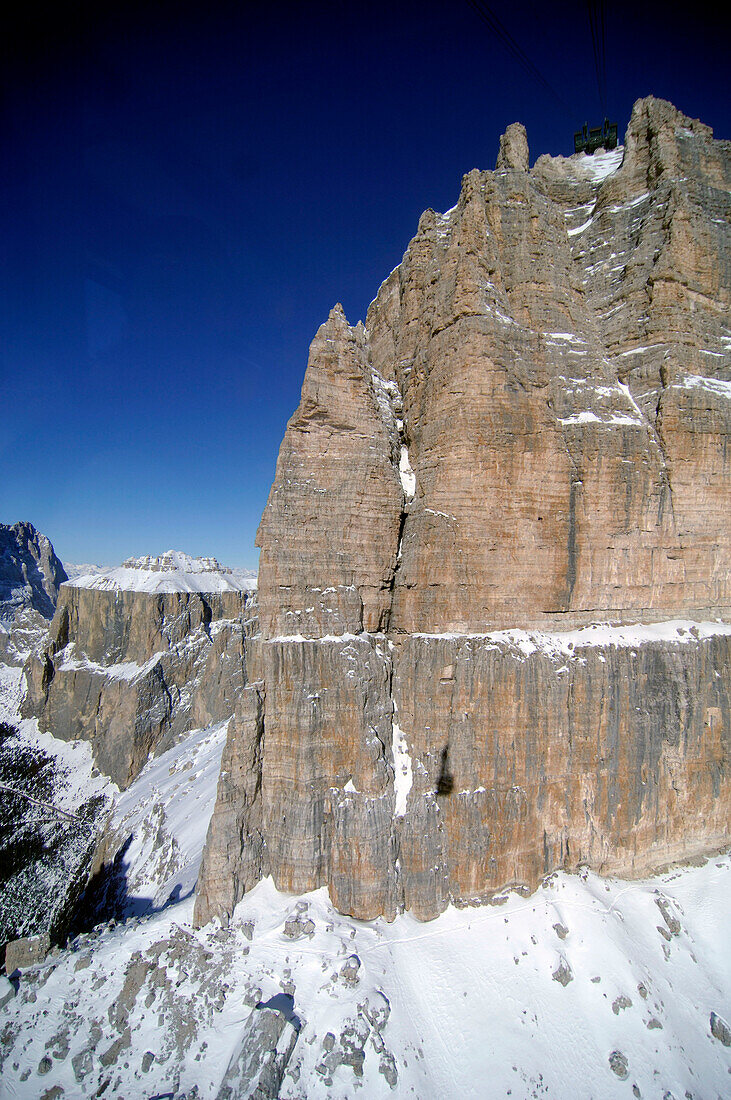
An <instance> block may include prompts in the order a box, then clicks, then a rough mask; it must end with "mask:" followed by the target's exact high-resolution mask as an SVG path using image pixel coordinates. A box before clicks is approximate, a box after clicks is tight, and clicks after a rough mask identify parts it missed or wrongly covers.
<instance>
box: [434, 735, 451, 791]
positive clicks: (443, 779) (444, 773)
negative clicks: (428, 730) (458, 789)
mask: <svg viewBox="0 0 731 1100" xmlns="http://www.w3.org/2000/svg"><path fill="white" fill-rule="evenodd" d="M453 790H454V776H453V775H452V773H451V771H450V770H449V745H445V746H444V748H443V749H442V759H441V764H440V767H439V779H438V780H437V796H438V797H444V796H445V795H448V794H451V793H452V791H453Z"/></svg>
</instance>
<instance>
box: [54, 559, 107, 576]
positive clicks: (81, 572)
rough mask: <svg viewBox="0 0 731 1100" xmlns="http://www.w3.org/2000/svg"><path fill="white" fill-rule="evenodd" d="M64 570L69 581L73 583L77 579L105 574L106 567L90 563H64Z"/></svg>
mask: <svg viewBox="0 0 731 1100" xmlns="http://www.w3.org/2000/svg"><path fill="white" fill-rule="evenodd" d="M64 568H65V570H66V574H67V576H68V579H69V580H70V581H75V580H76V578H77V577H92V576H95V575H97V574H99V573H106V572H107V569H108V567H107V566H106V565H93V564H92V563H91V562H74V561H67V562H65V563H64Z"/></svg>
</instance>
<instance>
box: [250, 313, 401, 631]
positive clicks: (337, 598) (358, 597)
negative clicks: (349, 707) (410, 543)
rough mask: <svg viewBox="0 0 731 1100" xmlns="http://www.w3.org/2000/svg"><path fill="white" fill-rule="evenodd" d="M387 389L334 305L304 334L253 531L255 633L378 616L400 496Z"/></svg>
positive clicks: (387, 592)
mask: <svg viewBox="0 0 731 1100" xmlns="http://www.w3.org/2000/svg"><path fill="white" fill-rule="evenodd" d="M396 392H397V391H396V388H395V386H393V385H391V386H390V387H389V384H388V382H387V381H386V380H384V379H383V378H382V377H380V376H378V375H377V374H375V373H374V371H373V369H372V367H371V365H370V356H369V348H368V343H367V339H366V336H365V333H364V330H363V326H362V325H361V326H358V327H357V328H355V329H353V328H351V327H350V326H349V325H348V323H347V321H346V320H345V317H344V315H343V312H342V309H341V307H340V306H336V307H335V309H333V310H332V312H331V313H330V316H329V318H328V320H327V322H326V323H325V324H324V325H323V326H322V327H321V328H320V330H319V332H318V333H317V336H316V337H315V339H314V340H313V342H312V347H311V349H310V358H309V363H308V366H307V371H306V374H305V380H304V384H303V386H302V398H301V401H300V404H299V408H298V409H297V411H296V412H295V414H294V415H293V416H292V418H291V420H290V422H289V424H288V425H287V431H286V434H285V437H284V442H283V443H282V447H281V450H280V452H279V459H278V461H277V470H276V474H275V479H274V485H273V486H272V490H271V493H270V495H269V501H268V503H267V506H266V509H265V511H264V515H263V517H262V521H261V525H260V527H259V532H258V535H257V544H258V545H259V546H260V547H261V557H260V560H259V613H260V616H261V627H262V631H263V633H264V635H265V637H275V636H280V635H286V636H291V635H303V636H305V637H319V636H320V635H326V634H335V635H337V634H345V633H348V632H356V631H360V630H375V631H377V630H383V629H385V627H386V626H387V619H388V614H389V611H390V602H391V585H392V582H393V575H394V570H395V567H396V553H397V548H398V539H399V531H400V521H401V512H402V507H403V493H402V488H401V484H400V481H399V477H398V472H397V469H396V466H395V456H396V454H397V450H398V433H397V429H396V422H395V414H394V410H393V407H392V400H393V396H394V394H396Z"/></svg>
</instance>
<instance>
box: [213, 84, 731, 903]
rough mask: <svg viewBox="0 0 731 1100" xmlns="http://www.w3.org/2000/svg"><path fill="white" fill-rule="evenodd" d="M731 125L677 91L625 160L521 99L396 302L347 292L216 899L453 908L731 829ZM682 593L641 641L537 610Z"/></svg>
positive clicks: (291, 472) (289, 486)
mask: <svg viewBox="0 0 731 1100" xmlns="http://www.w3.org/2000/svg"><path fill="white" fill-rule="evenodd" d="M730 153H731V146H730V145H729V143H727V142H718V141H714V140H713V137H712V132H711V131H710V129H709V128H708V127H706V126H704V125H703V124H701V123H699V122H697V121H695V120H692V119H689V118H687V117H685V116H684V115H682V114H681V113H680V112H679V111H677V110H676V109H675V108H674V107H672V106H671V105H670V104H668V103H665V102H663V101H661V100H656V99H653V98H648V99H645V100H640V101H639V102H638V103H637V104H636V105H635V108H634V110H633V113H632V118H631V120H630V124H629V127H628V131H627V136H626V140H625V145H624V148H623V149H619V150H617V151H614V152H612V153H605V154H602V155H598V156H596V157H593V158H592V157H586V156H579V157H571V158H568V159H563V158H550V157H541V158H539V160H538V161H537V162H536V164H535V165H534V167H533V169H532V170H528V150H527V140H526V139H525V133H524V131H523V130H522V128H520V127H511V129H510V130H509V131H508V133H507V134H506V135H505V137H504V138H503V140H502V141H501V147H500V154H499V157H498V163H497V167H496V169H495V171H494V172H479V171H474V172H471V173H469V174H468V175H467V176H466V177H465V178H464V180H463V185H462V190H461V193H460V197H459V201H458V202H457V205H456V206H455V207H454V208H453V209H452V210H451V211H449V212H448V213H447V214H444V215H441V214H436V213H434V212H433V211H427V212H426V213H425V214H424V215H423V216H422V218H421V220H420V222H419V228H418V232H417V235H416V237H415V238H414V240H413V241H412V242H411V244H410V245H409V247H408V249H407V251H406V253H405V255H404V258H403V261H402V263H401V264H400V265H399V266H398V267H397V268H396V270H395V271H394V272H392V274H391V275H390V276H389V278H388V279H387V280H386V282H385V283H384V284H383V285H382V287H381V288H380V290H379V292H378V295H377V296H376V299H375V301H374V302H373V303H372V305H371V307H370V309H369V311H368V316H367V318H366V323H365V325H364V326H363V325H361V324H359V325H358V326H356V327H355V328H352V327H351V326H349V325H348V323H347V321H346V319H345V317H344V315H343V313H342V310H341V309H340V308H339V307H336V308H335V309H334V310H333V311H332V312H331V314H330V317H329V318H328V321H327V322H326V323H325V325H323V326H322V328H321V329H320V331H319V332H318V334H317V336H316V338H315V340H314V342H313V344H312V348H311V351H310V358H309V362H308V367H307V371H306V374H305V380H304V384H303V391H302V400H301V403H300V406H299V408H298V410H297V412H296V413H295V414H294V416H293V417H292V419H291V420H290V423H289V425H288V427H287V432H286V434H285V438H284V441H283V444H282V448H281V451H280V456H279V461H278V463H277V471H276V475H275V481H274V485H273V487H272V491H271V494H270V497H269V501H268V504H267V507H266V510H265V513H264V516H263V518H262V523H261V527H260V531H259V536H258V541H259V544H260V546H261V559H260V571H259V615H260V624H261V636H260V638H259V639H257V640H256V641H254V642H253V643H252V644H251V645H250V646H249V654H248V671H249V683H250V686H249V688H248V689H247V692H246V693H244V696H243V697H242V700H241V702H240V705H239V715H238V720H237V722H235V723H233V724H232V726H231V728H230V741H229V746H228V748H227V750H226V755H225V759H228V761H229V762H230V763H231V765H232V766H231V767H230V768H229V767H226V768H225V776H224V777H222V780H221V786H220V789H219V805H218V807H217V810H216V812H215V813H214V818H213V821H212V824H211V831H210V834H209V844H208V850H207V853H206V857H205V860H204V870H203V873H202V877H201V883H200V893H199V904H198V919H200V920H205V919H207V918H208V917H209V916H210V915H212V914H213V913H215V912H222V911H230V908H231V906H232V904H233V903H234V902H235V901H236V900H237V898H238V897H240V896H241V893H242V891H244V890H245V889H248V888H249V887H250V886H251V885H253V884H254V882H256V881H257V879H258V877H259V876H260V875H262V874H265V873H267V872H271V873H272V874H273V875H274V877H275V880H276V881H277V883H278V884H280V885H281V886H282V887H283V888H285V889H287V890H292V891H295V892H298V891H301V890H306V889H310V888H312V887H315V886H319V885H321V884H323V883H326V884H327V885H328V886H329V888H330V890H331V894H332V896H333V899H334V901H335V903H336V904H337V905H338V906H339V907H340V908H342V909H343V910H344V911H347V912H349V913H353V914H355V915H357V916H362V917H369V916H374V915H376V914H377V913H385V914H388V915H392V914H393V913H394V912H395V911H396V910H397V909H398V908H400V907H402V906H404V907H406V908H411V909H413V910H414V911H415V912H416V913H418V914H419V915H420V916H424V917H428V916H433V915H435V914H436V913H438V912H439V911H440V910H441V909H442V908H443V907H444V905H445V904H446V903H447V901H448V900H449V899H450V898H451V899H453V900H456V901H458V902H465V901H471V900H482V899H484V898H485V897H486V896H488V895H489V893H490V891H492V890H494V889H495V888H496V887H498V886H500V885H502V884H503V883H504V882H506V881H519V882H526V883H529V884H533V883H535V882H536V881H537V879H538V877H539V876H540V875H541V874H542V873H545V872H546V871H549V870H551V869H553V868H554V867H556V866H575V865H576V864H577V863H578V862H579V861H582V860H585V861H588V862H589V863H591V865H592V866H594V867H597V868H599V869H606V868H611V869H612V870H615V871H622V872H624V873H633V872H635V873H636V872H637V871H638V870H644V869H646V868H647V867H648V866H650V865H652V864H657V863H660V862H662V861H664V860H667V859H670V858H678V857H679V856H681V855H683V854H689V853H691V852H694V851H698V850H703V849H704V848H708V847H709V846H713V845H714V844H718V843H721V842H722V838H723V837H724V836H725V835H726V830H727V826H728V820H729V791H728V782H727V778H726V776H727V761H728V751H729V697H728V676H727V670H728V646H729V642H728V631H727V630H726V629H725V628H724V627H723V626H722V625H716V626H705V627H702V628H695V627H693V625H692V622H693V621H694V620H697V621H699V622H702V621H703V620H704V619H714V620H715V619H716V618H717V617H718V616H719V615H722V614H724V613H726V612H727V611H728V609H729V603H730V602H731V601H730V599H729V595H730V591H729V586H730V580H729V568H728V562H729V546H730V543H731V523H730V520H729V516H730V515H731V510H730V509H729V507H728V505H729V493H728V485H729V469H728V462H729V451H728V438H729V426H730V420H729V410H730V408H731V406H730V405H729V397H730V396H731V381H729V377H730V370H729V367H730V365H731V356H730V354H729V353H730V351H731V331H729V327H728V315H729V314H728V309H729V289H730V283H731V277H730V275H729V272H730V270H731V265H730V264H729V244H728V226H729V223H730V222H731V196H730V194H729V185H730V184H731V156H730V155H729V154H730ZM678 617H680V618H682V619H683V620H689V621H687V622H685V623H684V624H683V623H680V624H676V625H675V626H672V627H669V628H667V630H666V633H665V634H661V636H660V637H657V636H655V635H653V634H652V632H650V633H649V634H648V633H647V631H645V632H644V633H643V632H640V634H639V635H638V636H637V638H636V639H635V642H636V644H634V643H633V644H632V645H630V646H627V645H624V644H619V642H620V639H619V637H618V636H614V635H611V632H610V635H608V636H607V637H600V638H599V639H597V638H594V637H590V636H587V635H582V636H581V637H580V638H578V639H576V641H575V642H573V643H572V646H573V647H574V648H572V649H566V646H565V645H564V641H562V640H561V637H562V636H561V635H558V636H556V635H555V634H554V635H550V636H548V641H546V637H547V636H546V635H545V634H543V635H540V636H538V635H534V634H531V633H528V634H526V633H525V631H535V629H536V628H540V629H542V630H543V631H546V630H548V631H553V632H555V631H566V630H570V629H573V628H576V627H578V626H580V625H581V624H583V623H588V622H592V621H596V620H610V621H611V622H614V623H622V622H637V621H640V622H645V623H650V622H659V621H662V620H670V619H674V618H678ZM515 628H520V629H521V630H522V631H523V633H520V632H518V633H517V634H516V633H515ZM506 631H507V633H506ZM691 631H694V633H691ZM501 632H502V633H501ZM475 635H479V637H474V636H475ZM552 637H553V641H552V640H551V638H552ZM556 637H558V640H556ZM536 639H537V640H536ZM541 639H542V640H541ZM564 640H565V636H564ZM234 826H235V831H232V829H233V827H234ZM238 836H241V837H242V838H243V842H242V843H239V842H238V841H237V840H236V839H235V838H236V837H238Z"/></svg>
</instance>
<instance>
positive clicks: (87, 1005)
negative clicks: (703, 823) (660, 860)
mask: <svg viewBox="0 0 731 1100" xmlns="http://www.w3.org/2000/svg"><path fill="white" fill-rule="evenodd" d="M8 686H9V688H12V685H8ZM11 695H12V690H11ZM8 703H9V704H12V698H10V697H9V698H8ZM30 725H31V724H30V723H27V724H25V727H24V728H26V735H27V736H31V734H32V731H31V730H30V728H29V727H30ZM225 733H226V723H220V724H218V725H215V726H212V727H209V728H208V729H206V730H196V731H193V732H191V733H190V734H188V735H187V736H186V738H185V739H184V741H182V742H181V743H179V744H177V745H176V746H174V748H172V749H171V750H169V751H168V752H166V753H165V754H163V755H162V756H160V757H159V758H158V759H156V760H152V761H150V762H149V763H148V765H147V766H146V768H145V769H144V770H143V772H142V773H141V775H140V776H139V777H138V778H137V780H136V781H135V782H134V783H133V784H132V786H131V787H130V788H129V789H128V790H127V791H126V792H125V793H124V794H122V795H121V796H120V795H118V796H117V800H116V805H115V808H114V811H113V814H114V818H113V821H114V824H113V831H114V834H115V835H116V838H117V842H118V843H120V844H121V846H122V856H121V858H120V859H119V860H118V861H117V865H116V871H117V873H118V875H119V878H118V879H117V885H118V886H119V885H120V884H121V886H122V890H121V894H118V896H117V897H116V898H113V899H111V900H113V901H114V903H115V907H116V908H115V911H116V913H117V916H118V917H119V918H121V919H120V922H119V923H115V921H114V920H112V921H111V922H110V923H107V924H102V925H100V926H99V927H97V928H96V929H95V930H94V931H93V932H91V933H88V934H84V935H79V936H77V937H76V938H75V939H74V940H73V941H72V943H71V944H70V945H69V947H68V949H66V950H64V951H60V952H57V953H55V954H54V955H52V956H51V957H50V958H49V959H48V960H46V962H45V963H44V964H41V965H39V966H38V967H36V968H34V969H29V970H27V971H24V972H23V973H22V975H21V976H20V979H19V981H18V982H17V983H16V984H17V985H18V992H17V994H15V995H14V994H13V989H12V987H11V986H10V983H9V982H7V981H6V980H5V979H0V1006H2V1007H0V1035H2V1044H1V1045H0V1098H3V1100H4V1098H11V1097H12V1098H29V1100H30V1098H35V1097H39V1096H42V1095H43V1096H54V1097H62V1096H64V1097H86V1096H96V1095H100V1094H101V1093H103V1094H104V1095H106V1096H110V1097H124V1098H125V1100H138V1098H139V1100H142V1098H146V1100H147V1098H149V1097H152V1096H168V1097H172V1098H174V1100H192V1098H193V1097H196V1098H201V1100H202V1098H211V1100H213V1098H217V1097H224V1096H234V1095H235V1096H239V1095H240V1096H250V1095H252V1094H253V1091H254V1089H255V1087H256V1086H257V1084H260V1085H262V1088H264V1085H263V1084H262V1083H263V1082H268V1084H267V1085H266V1088H264V1091H261V1092H260V1093H259V1094H258V1095H259V1096H275V1095H280V1096H282V1097H291V1098H295V1097H298V1098H305V1097H308V1098H309V1097H320V1096H322V1097H332V1098H336V1097H337V1098H346V1097H348V1098H350V1097H353V1096H354V1095H357V1094H359V1093H360V1095H362V1096H363V1097H368V1098H369V1100H370V1098H372V1097H373V1098H377V1097H387V1096H389V1097H390V1096H395V1097H402V1096H403V1097H408V1096H411V1097H419V1098H422V1100H430V1098H434V1100H445V1098H452V1097H454V1098H455V1100H457V1098H459V1100H469V1098H472V1097H474V1098H478V1097H479V1098H483V1097H506V1096H512V1097H536V1098H538V1097H541V1098H548V1097H550V1098H555V1100H566V1098H567V1097H571V1098H574V1097H577V1098H583V1097H585V1098H590V1097H591V1098H595V1100H604V1098H613V1097H617V1098H622V1100H624V1098H625V1097H629V1096H640V1097H657V1098H663V1097H665V1098H668V1097H671V1096H672V1097H673V1098H674V1100H684V1098H690V1097H692V1098H694V1100H706V1098H716V1097H723V1096H726V1095H728V1081H729V1071H730V1070H731V1047H729V1046H727V1045H726V1043H727V1042H731V1033H730V1032H729V1031H728V1030H727V1021H729V1018H731V1011H730V1009H729V1005H730V1002H731V951H730V950H729V940H728V928H729V927H731V857H730V856H729V855H724V856H719V857H716V858H713V859H710V860H708V861H707V862H705V863H704V864H703V865H701V866H695V867H686V868H684V869H682V870H673V871H670V872H668V873H666V874H664V875H661V876H658V877H657V878H654V879H648V880H646V881H642V882H631V883H630V882H623V881H619V880H615V879H607V880H605V879H602V878H600V877H598V876H597V875H595V874H592V873H590V872H588V871H586V872H582V873H581V874H580V875H565V874H563V873H557V874H554V875H551V876H550V877H549V878H548V879H547V880H546V881H545V882H544V884H543V885H542V886H541V888H540V889H538V890H537V891H536V892H535V893H534V894H533V895H531V896H524V895H521V894H519V893H507V892H506V893H505V894H503V895H501V896H500V897H498V898H496V899H495V901H494V903H493V904H492V905H488V906H484V907H482V908H467V909H461V910H458V909H455V908H454V907H450V908H449V909H448V910H447V911H446V912H445V913H444V914H443V915H442V916H441V917H439V918H438V919H437V920H435V921H432V922H430V923H428V924H423V923H421V922H419V921H416V920H414V919H413V918H412V917H411V916H410V915H408V914H406V915H403V916H400V917H398V918H397V919H396V920H395V921H394V922H393V923H392V924H388V923H386V922H385V921H384V920H382V919H378V920H376V921H373V922H359V921H356V920H353V919H351V918H349V917H345V916H342V915H340V914H339V913H337V912H336V911H335V910H334V909H333V907H332V905H331V904H330V901H329V898H328V896H327V892H326V891H325V890H319V891H316V892H314V893H311V894H307V895H304V896H302V897H293V896H289V895H285V894H282V893H280V892H278V891H277V890H276V889H275V887H274V885H273V883H272V881H271V879H267V880H265V881H263V882H261V883H260V884H259V885H258V886H257V887H256V888H255V889H254V890H253V891H251V892H250V893H249V894H248V895H247V896H246V897H245V898H244V900H243V901H242V902H241V903H240V904H239V905H238V907H237V909H236V911H235V913H234V916H233V918H232V920H231V923H230V926H229V927H228V928H222V927H221V925H220V924H219V923H218V922H217V921H214V922H212V923H211V924H209V925H207V926H206V927H205V928H203V929H199V930H195V929H194V928H193V925H192V909H193V899H192V896H191V889H192V887H193V885H194V882H195V877H196V874H197V868H198V865H199V862H200V855H201V851H202V847H203V842H204V838H205V832H206V828H207V825H208V820H209V818H210V815H211V810H212V805H213V799H214V795H215V781H216V775H217V771H218V766H219V759H220V752H221V749H222V746H223V740H224V738H225ZM44 744H45V745H46V747H47V748H48V747H49V746H50V748H53V739H52V738H45V739H44ZM56 748H57V749H58V751H59V752H60V753H69V751H71V750H73V751H79V749H80V748H81V746H77V747H74V746H69V745H66V744H63V743H57V745H56ZM178 899H182V900H178ZM107 900H108V901H109V900H110V898H109V897H108V898H107ZM234 1087H236V1088H240V1091H238V1092H237V1091H229V1090H233V1089H234ZM54 1089H55V1090H56V1091H53V1090H54ZM266 1089H269V1091H266ZM48 1090H51V1091H50V1092H49V1091H48Z"/></svg>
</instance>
